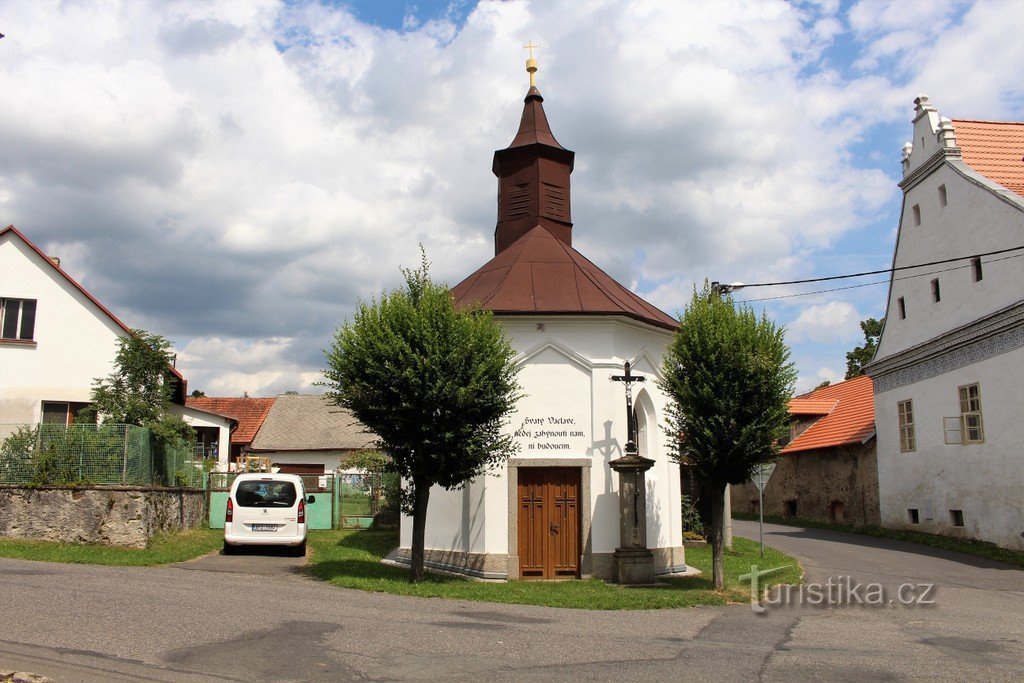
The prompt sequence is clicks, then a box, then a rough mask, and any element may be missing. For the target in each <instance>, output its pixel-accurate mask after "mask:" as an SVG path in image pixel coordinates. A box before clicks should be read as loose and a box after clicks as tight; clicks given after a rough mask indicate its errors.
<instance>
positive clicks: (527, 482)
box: [394, 60, 685, 579]
mask: <svg viewBox="0 0 1024 683" xmlns="http://www.w3.org/2000/svg"><path fill="white" fill-rule="evenodd" d="M531 62H532V60H531ZM528 64H530V63H529V62H528ZM534 70H535V68H534ZM531 80H532V79H531ZM543 102H544V98H543V97H541V94H540V91H539V90H538V89H537V88H536V86H535V85H531V87H530V89H529V92H528V93H527V95H526V99H525V106H524V108H523V115H522V120H521V122H520V125H519V130H518V131H517V132H516V135H515V138H514V139H513V140H512V143H511V144H510V145H509V146H508V147H507V148H505V149H501V150H498V151H497V152H495V153H494V164H493V171H494V174H495V175H496V176H497V177H498V221H497V227H496V229H495V231H494V245H495V255H494V258H492V259H491V260H490V261H488V262H487V263H485V264H483V265H482V266H480V267H479V268H478V269H476V270H475V271H474V272H473V273H471V274H470V275H469V276H468V277H466V278H465V279H464V280H463V281H462V282H461V283H459V284H458V285H457V286H456V287H454V288H453V289H452V294H453V296H454V298H455V300H456V303H457V304H467V305H468V304H473V303H478V304H480V305H481V306H482V307H483V308H485V309H489V310H491V311H493V312H494V314H495V319H496V320H498V321H499V322H500V323H501V325H503V326H504V328H505V331H506V334H507V335H508V337H509V338H510V340H511V343H512V345H513V347H514V348H515V350H516V352H517V357H516V362H517V363H518V365H519V366H520V372H519V383H520V385H521V386H522V388H523V394H524V397H523V398H522V399H521V400H520V401H519V403H518V404H517V410H516V412H515V413H514V414H513V415H512V417H511V421H510V424H509V425H508V429H509V430H511V431H512V432H513V434H514V437H515V440H516V443H517V444H518V448H519V451H518V453H517V454H516V455H515V456H514V457H512V458H511V459H510V460H509V461H508V462H507V464H506V465H503V466H502V467H500V468H499V469H496V470H492V471H491V472H489V473H488V474H486V475H484V476H481V477H478V478H477V479H475V480H473V481H471V482H468V483H467V484H466V485H465V487H464V488H462V489H461V490H455V491H445V490H443V489H441V488H435V489H434V490H433V491H431V493H430V507H429V510H428V517H427V525H426V555H425V559H426V564H427V566H428V567H434V568H439V569H446V570H449V571H457V572H461V573H464V574H467V575H470V576H476V577H481V578H490V579H503V578H509V579H518V578H522V579H530V578H533V579H554V578H571V577H581V578H586V577H591V576H596V577H600V578H605V579H610V578H612V577H613V574H614V573H615V571H616V570H615V562H616V561H617V560H616V559H615V552H616V548H617V547H619V546H620V524H621V520H622V519H624V518H625V516H626V512H624V511H621V512H620V496H619V491H618V481H619V479H618V475H617V474H616V472H614V471H612V469H611V467H610V466H609V463H610V462H611V461H613V460H616V459H619V458H622V456H623V455H625V454H626V453H625V446H626V442H627V427H628V423H627V409H626V403H625V394H624V386H623V384H622V383H619V382H614V381H612V379H611V378H612V377H613V376H615V375H619V374H621V373H622V372H623V368H624V365H625V363H627V362H628V363H629V364H630V366H631V371H632V373H633V374H634V375H637V376H638V377H642V378H643V379H644V380H646V381H643V382H642V383H637V384H634V385H633V386H632V391H633V419H634V427H635V439H634V441H635V442H636V447H637V450H638V451H639V456H640V457H641V458H647V459H650V460H652V461H653V465H651V466H650V469H649V470H647V471H646V473H645V477H646V479H645V483H644V487H643V490H642V491H639V492H638V493H636V494H635V495H634V494H633V493H630V495H631V496H632V497H631V498H630V500H632V501H634V504H637V502H638V501H639V503H638V504H641V505H643V506H644V510H643V511H642V512H645V513H646V514H645V515H643V514H641V515H639V516H638V517H637V518H638V519H639V518H643V517H645V518H646V528H645V529H643V530H641V531H645V532H646V538H645V539H643V541H644V543H645V544H646V547H648V548H650V550H651V554H652V555H653V558H652V565H653V567H652V569H653V572H652V573H653V574H654V575H658V574H665V573H671V572H678V571H682V570H684V569H685V561H684V555H683V535H682V525H681V510H680V479H679V466H678V465H677V464H676V463H675V462H674V461H673V460H672V458H671V456H670V450H669V444H668V443H667V442H666V438H665V435H664V433H663V430H662V425H663V424H664V422H665V420H664V417H665V410H666V402H667V401H666V397H665V396H664V395H663V394H662V392H661V391H660V390H659V389H658V386H657V382H656V380H657V378H658V376H659V372H660V366H661V362H662V355H663V353H664V351H665V349H666V347H667V346H668V344H669V343H670V342H671V340H672V336H673V331H674V330H675V329H676V327H677V325H678V322H677V321H676V320H675V319H674V318H673V317H671V316H670V315H668V314H666V313H664V312H662V311H660V310H658V309H657V308H656V307H654V306H652V305H651V304H649V303H647V302H646V301H644V300H643V299H641V298H640V297H638V296H637V295H635V294H633V293H632V292H630V291H629V290H628V289H627V288H626V287H624V286H622V285H620V284H619V283H618V282H616V281H615V280H613V279H612V278H611V277H610V276H609V275H607V274H606V273H605V272H604V271H602V270H601V269H600V268H598V267H597V266H596V265H594V264H593V263H591V262H590V261H588V260H587V259H586V258H585V257H584V256H583V255H582V254H580V253H579V252H578V251H576V250H575V249H574V248H573V246H572V236H573V230H574V227H573V224H572V219H571V213H570V183H569V176H570V174H571V173H572V170H573V159H574V153H573V152H571V151H569V150H568V149H566V148H564V147H562V145H560V144H559V143H558V141H557V140H556V139H555V137H554V136H553V135H552V133H551V129H550V127H549V125H548V121H547V117H546V115H545V113H544V107H543ZM634 457H635V456H634ZM622 510H625V507H622ZM641 537H642V534H641ZM411 544H412V519H411V517H406V518H403V519H402V533H401V547H400V548H399V550H398V551H397V553H396V555H395V556H394V557H395V559H398V560H399V561H407V558H408V556H409V553H410V547H411Z"/></svg>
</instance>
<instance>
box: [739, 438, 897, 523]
mask: <svg viewBox="0 0 1024 683" xmlns="http://www.w3.org/2000/svg"><path fill="white" fill-rule="evenodd" d="M786 501H796V516H797V517H800V518H802V519H809V520H816V521H821V522H842V523H845V524H854V525H856V526H863V525H865V524H873V525H877V524H878V523H879V510H878V463H877V459H876V456H875V440H874V439H871V440H870V441H868V443H866V444H858V445H853V446H839V447H835V448H823V449H819V450H812V451H800V452H797V453H791V454H788V455H783V456H781V457H780V458H779V460H778V465H777V466H776V468H775V472H774V473H773V474H772V478H771V479H770V480H769V481H768V486H767V487H766V488H765V491H764V512H765V514H766V515H779V516H783V517H784V516H787V513H788V510H787V508H786ZM836 502H838V503H841V504H842V513H841V515H838V514H836V512H835V510H836V508H835V507H834V506H833V503H836ZM732 509H733V512H754V513H756V512H757V487H756V486H754V485H753V484H742V485H739V486H733V487H732ZM837 517H841V518H837Z"/></svg>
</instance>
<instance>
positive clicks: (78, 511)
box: [0, 486, 205, 548]
mask: <svg viewBox="0 0 1024 683" xmlns="http://www.w3.org/2000/svg"><path fill="white" fill-rule="evenodd" d="M204 507H205V494H204V492H203V491H195V490H190V489H165V488H149V487H113V486H109V487H108V486H105V487H95V488H58V487H44V488H23V487H18V486H0V536H5V537H8V538H30V539H34V540H40V541H61V542H65V543H100V544H103V545H116V546H126V547H129V548H145V547H146V542H147V541H148V540H149V539H150V537H152V536H153V534H155V533H157V532H158V531H176V530H180V529H193V528H196V527H198V526H200V525H201V524H202V522H203V519H204V514H203V513H204Z"/></svg>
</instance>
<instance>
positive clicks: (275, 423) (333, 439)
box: [252, 394, 377, 453]
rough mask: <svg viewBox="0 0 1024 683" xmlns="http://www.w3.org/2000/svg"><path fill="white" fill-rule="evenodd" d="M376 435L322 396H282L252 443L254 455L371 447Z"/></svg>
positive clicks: (275, 402)
mask: <svg viewBox="0 0 1024 683" xmlns="http://www.w3.org/2000/svg"><path fill="white" fill-rule="evenodd" d="M376 440H377V439H376V436H375V435H374V434H372V433H368V432H367V431H366V427H364V426H363V423H361V422H359V420H357V419H356V418H355V416H353V415H352V413H350V412H348V411H347V410H345V409H344V408H340V407H338V406H336V405H334V404H333V403H330V402H329V401H328V400H327V399H326V398H324V397H323V396H315V395H302V394H283V395H281V396H278V397H277V399H276V400H275V401H274V407H273V408H271V409H270V413H269V414H267V419H266V420H264V421H263V426H262V427H260V431H259V432H258V433H257V434H256V438H255V439H253V441H252V451H253V452H256V453H258V452H263V451H336V450H355V449H361V448H372V447H373V445H374V442H375V441H376Z"/></svg>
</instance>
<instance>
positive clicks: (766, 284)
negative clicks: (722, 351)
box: [737, 244, 1024, 289]
mask: <svg viewBox="0 0 1024 683" xmlns="http://www.w3.org/2000/svg"><path fill="white" fill-rule="evenodd" d="M1020 249H1024V244H1022V245H1021V246H1019V247H1010V248H1009V249H997V250H996V251H987V252H984V253H981V254H972V255H970V256H957V257H956V258H948V259H943V260H942V261H929V262H928V263H918V264H915V265H912V266H898V267H896V268H885V269H883V270H866V271H864V272H863V273H851V274H849V275H830V276H828V277H813V278H810V279H807V280H789V281H787V282H758V283H756V284H752V285H743V288H744V289H747V288H749V287H778V286H780V285H805V284H808V283H811V282H827V281H829V280H845V279H848V278H851V277H864V276H865V275H881V274H882V273H895V272H896V271H899V270H911V269H913V268H927V267H928V266H939V265H942V264H944V263H954V262H956V261H963V260H965V259H975V258H981V257H983V256H995V255H997V254H1005V253H1006V252H1009V251H1018V250H1020ZM737 288H738V287H737Z"/></svg>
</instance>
